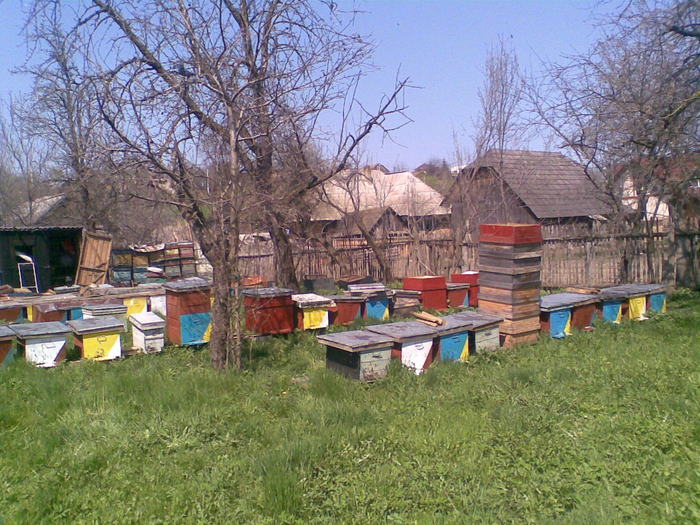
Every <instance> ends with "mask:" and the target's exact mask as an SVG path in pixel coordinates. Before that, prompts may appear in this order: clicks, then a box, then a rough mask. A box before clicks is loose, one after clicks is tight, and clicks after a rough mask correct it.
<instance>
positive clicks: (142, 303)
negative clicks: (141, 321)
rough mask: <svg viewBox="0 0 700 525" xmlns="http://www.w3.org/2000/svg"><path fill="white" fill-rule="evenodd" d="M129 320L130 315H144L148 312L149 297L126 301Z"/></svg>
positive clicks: (129, 298)
mask: <svg viewBox="0 0 700 525" xmlns="http://www.w3.org/2000/svg"><path fill="white" fill-rule="evenodd" d="M124 306H126V316H127V319H128V318H129V316H130V315H134V314H142V313H143V312H147V311H148V297H128V298H126V299H124Z"/></svg>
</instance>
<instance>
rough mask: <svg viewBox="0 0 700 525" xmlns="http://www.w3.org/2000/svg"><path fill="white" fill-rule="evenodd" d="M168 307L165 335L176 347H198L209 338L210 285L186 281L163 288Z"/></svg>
mask: <svg viewBox="0 0 700 525" xmlns="http://www.w3.org/2000/svg"><path fill="white" fill-rule="evenodd" d="M163 288H165V300H166V308H167V312H168V313H167V317H166V334H167V337H168V340H169V341H170V342H171V343H173V344H176V345H200V344H204V343H208V342H209V339H210V338H211V283H210V282H209V281H206V280H204V279H198V278H193V279H185V280H182V281H174V282H170V283H166V284H164V285H163Z"/></svg>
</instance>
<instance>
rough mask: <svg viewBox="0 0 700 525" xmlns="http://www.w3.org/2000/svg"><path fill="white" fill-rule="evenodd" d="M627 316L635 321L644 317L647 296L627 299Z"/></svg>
mask: <svg viewBox="0 0 700 525" xmlns="http://www.w3.org/2000/svg"><path fill="white" fill-rule="evenodd" d="M629 304H630V306H629V316H630V319H633V320H635V321H642V320H644V319H646V317H645V316H644V314H645V313H646V312H647V298H646V297H631V298H630V300H629Z"/></svg>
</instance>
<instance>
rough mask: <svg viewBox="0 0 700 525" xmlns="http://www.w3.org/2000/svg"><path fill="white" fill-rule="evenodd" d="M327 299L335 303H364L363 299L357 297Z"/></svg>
mask: <svg viewBox="0 0 700 525" xmlns="http://www.w3.org/2000/svg"><path fill="white" fill-rule="evenodd" d="M328 298H329V299H331V300H333V301H334V302H336V303H361V302H363V301H364V298H363V297H359V296H357V295H329V296H328Z"/></svg>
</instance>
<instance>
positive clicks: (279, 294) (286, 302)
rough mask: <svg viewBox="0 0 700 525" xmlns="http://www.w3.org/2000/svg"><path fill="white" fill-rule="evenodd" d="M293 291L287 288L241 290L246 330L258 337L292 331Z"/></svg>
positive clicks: (293, 322)
mask: <svg viewBox="0 0 700 525" xmlns="http://www.w3.org/2000/svg"><path fill="white" fill-rule="evenodd" d="M293 293H294V291H293V290H290V289H289V288H276V287H268V288H248V289H245V290H243V292H242V294H243V307H244V308H245V325H246V329H248V330H250V331H251V332H254V333H256V334H260V335H268V334H269V335H273V334H288V333H290V332H293V331H294V325H295V317H294V301H293V300H292V294H293Z"/></svg>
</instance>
